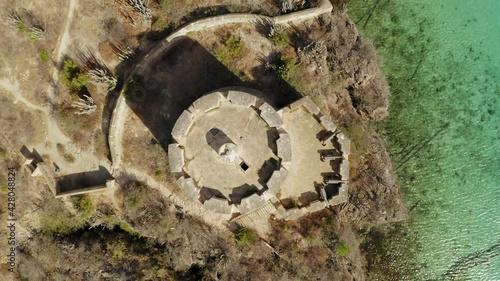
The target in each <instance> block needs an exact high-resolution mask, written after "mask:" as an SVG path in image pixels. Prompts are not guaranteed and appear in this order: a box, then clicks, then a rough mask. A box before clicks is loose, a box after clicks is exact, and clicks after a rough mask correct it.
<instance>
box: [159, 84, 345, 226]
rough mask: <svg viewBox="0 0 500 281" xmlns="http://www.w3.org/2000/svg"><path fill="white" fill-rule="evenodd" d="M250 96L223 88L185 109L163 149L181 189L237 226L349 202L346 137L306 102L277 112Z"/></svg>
mask: <svg viewBox="0 0 500 281" xmlns="http://www.w3.org/2000/svg"><path fill="white" fill-rule="evenodd" d="M254 92H256V91H255V90H251V89H245V88H225V89H220V90H217V91H215V92H212V93H209V94H207V95H205V96H202V97H201V98H199V99H197V100H196V101H195V102H194V103H193V104H192V105H191V106H190V107H189V108H187V109H186V110H184V111H183V112H182V114H181V115H180V116H179V118H178V119H177V121H176V123H175V125H174V127H173V129H172V137H173V139H174V143H172V144H170V145H169V147H168V156H169V164H170V169H171V172H172V173H173V174H174V176H175V178H176V181H177V185H178V186H179V188H180V189H181V190H183V191H184V193H185V194H186V195H187V196H188V197H190V198H191V199H193V200H197V201H199V202H201V203H202V204H203V205H204V206H205V207H206V208H207V210H211V211H213V212H216V213H221V214H227V215H231V216H232V217H233V219H232V222H234V223H236V224H238V225H240V226H245V225H251V224H252V223H255V222H257V221H259V220H261V219H266V218H267V217H268V215H269V214H273V215H275V216H276V217H278V218H284V219H296V218H298V217H300V216H302V215H304V214H307V213H312V212H316V211H319V210H321V209H323V208H326V207H328V206H333V205H337V204H340V203H343V202H346V201H347V195H348V194H347V181H348V179H349V154H350V141H349V139H348V138H347V137H346V136H345V135H344V134H343V133H342V132H340V131H339V130H338V129H337V126H336V125H335V124H334V123H333V122H332V121H331V119H330V118H329V117H328V116H327V115H324V114H322V113H321V112H320V110H319V108H318V106H317V105H316V104H315V103H314V102H313V101H312V100H311V99H310V98H308V97H302V98H301V99H299V100H297V101H295V102H293V103H291V104H289V105H287V106H285V107H283V108H281V109H280V110H276V109H275V108H273V107H272V106H271V105H270V104H268V103H267V102H265V101H264V100H262V99H260V98H258V97H257V96H256V95H253V94H251V93H254ZM259 95H260V94H259Z"/></svg>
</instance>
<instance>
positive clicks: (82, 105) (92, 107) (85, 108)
mask: <svg viewBox="0 0 500 281" xmlns="http://www.w3.org/2000/svg"><path fill="white" fill-rule="evenodd" d="M83 96H84V97H85V99H82V98H80V99H79V101H77V102H74V103H73V104H72V105H71V106H72V107H74V108H77V109H78V110H79V111H76V112H75V114H78V115H82V114H91V113H94V112H95V111H96V109H97V105H96V104H95V102H94V99H93V98H91V97H90V96H87V95H83Z"/></svg>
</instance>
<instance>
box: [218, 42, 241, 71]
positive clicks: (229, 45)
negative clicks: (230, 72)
mask: <svg viewBox="0 0 500 281" xmlns="http://www.w3.org/2000/svg"><path fill="white" fill-rule="evenodd" d="M244 49H245V43H244V42H243V41H241V38H239V37H237V36H234V35H231V36H229V37H228V38H227V39H226V40H225V41H224V45H223V46H220V47H219V48H217V50H216V51H215V57H216V58H217V60H219V61H220V62H222V63H223V64H225V65H228V64H230V63H231V62H232V61H233V60H234V59H235V58H237V57H238V56H239V55H240V54H241V53H242V52H243V50H244Z"/></svg>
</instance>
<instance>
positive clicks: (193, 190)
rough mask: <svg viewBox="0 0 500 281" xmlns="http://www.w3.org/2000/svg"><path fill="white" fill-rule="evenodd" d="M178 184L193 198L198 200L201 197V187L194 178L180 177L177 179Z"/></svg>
mask: <svg viewBox="0 0 500 281" xmlns="http://www.w3.org/2000/svg"><path fill="white" fill-rule="evenodd" d="M177 186H179V188H180V189H181V190H182V191H183V192H184V193H185V194H186V195H187V196H188V197H189V198H191V199H193V200H198V199H199V198H200V189H199V188H198V187H197V186H196V183H195V182H194V181H193V179H192V178H185V177H180V178H179V179H177Z"/></svg>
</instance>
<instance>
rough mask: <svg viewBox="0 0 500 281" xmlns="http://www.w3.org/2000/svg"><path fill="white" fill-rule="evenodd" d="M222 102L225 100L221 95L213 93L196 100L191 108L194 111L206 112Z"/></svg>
mask: <svg viewBox="0 0 500 281" xmlns="http://www.w3.org/2000/svg"><path fill="white" fill-rule="evenodd" d="M224 100H226V98H225V97H224V96H223V95H222V93H220V92H214V93H211V94H208V95H205V96H202V97H201V98H199V99H197V100H196V101H195V102H194V103H193V107H194V109H195V110H196V111H200V112H207V111H210V110H212V109H215V108H217V107H219V104H220V102H221V101H224Z"/></svg>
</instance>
